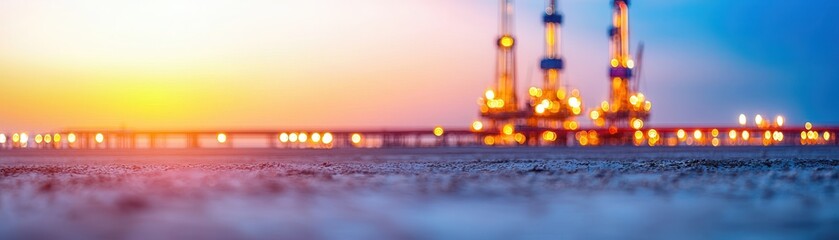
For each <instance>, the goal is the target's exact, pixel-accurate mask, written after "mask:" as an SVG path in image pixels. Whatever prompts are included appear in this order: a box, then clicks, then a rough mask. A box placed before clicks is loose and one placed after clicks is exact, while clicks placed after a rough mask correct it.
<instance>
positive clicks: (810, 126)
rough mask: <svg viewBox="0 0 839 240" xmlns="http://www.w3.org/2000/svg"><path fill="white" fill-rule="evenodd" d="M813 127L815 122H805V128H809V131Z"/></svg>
mask: <svg viewBox="0 0 839 240" xmlns="http://www.w3.org/2000/svg"><path fill="white" fill-rule="evenodd" d="M811 128H813V124H812V123H810V122H807V123H805V124H804V129H807V130H808V131H809V130H810V129H811Z"/></svg>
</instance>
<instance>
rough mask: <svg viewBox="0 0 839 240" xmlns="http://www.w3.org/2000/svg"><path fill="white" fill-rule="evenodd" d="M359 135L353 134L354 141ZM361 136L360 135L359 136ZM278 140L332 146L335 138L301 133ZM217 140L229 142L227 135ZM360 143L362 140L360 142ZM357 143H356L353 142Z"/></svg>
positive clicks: (280, 135)
mask: <svg viewBox="0 0 839 240" xmlns="http://www.w3.org/2000/svg"><path fill="white" fill-rule="evenodd" d="M356 135H357V134H353V139H355V136H356ZM359 136H360V135H359ZM277 139H278V140H279V141H280V142H281V143H306V142H309V141H311V143H323V144H330V143H332V141H333V139H334V137H333V136H332V133H328V132H327V133H323V134H320V133H312V134H311V135H309V134H307V133H305V132H301V133H280V134H279V135H277ZM216 140H217V141H218V142H219V143H226V142H227V134H226V133H219V134H218V135H217V136H216ZM359 141H360V140H359ZM353 142H354V143H356V142H355V141H353Z"/></svg>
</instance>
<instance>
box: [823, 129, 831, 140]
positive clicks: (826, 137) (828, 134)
mask: <svg viewBox="0 0 839 240" xmlns="http://www.w3.org/2000/svg"><path fill="white" fill-rule="evenodd" d="M823 137H824V140H825V141H830V133H829V132H827V131H825V132H824V134H823Z"/></svg>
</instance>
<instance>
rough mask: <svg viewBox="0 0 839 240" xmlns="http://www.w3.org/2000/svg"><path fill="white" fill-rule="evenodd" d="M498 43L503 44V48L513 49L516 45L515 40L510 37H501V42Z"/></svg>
mask: <svg viewBox="0 0 839 240" xmlns="http://www.w3.org/2000/svg"><path fill="white" fill-rule="evenodd" d="M498 43H499V44H501V46H502V47H505V48H509V47H512V46H513V44H515V40H514V39H513V38H512V37H510V36H503V37H501V40H499V41H498Z"/></svg>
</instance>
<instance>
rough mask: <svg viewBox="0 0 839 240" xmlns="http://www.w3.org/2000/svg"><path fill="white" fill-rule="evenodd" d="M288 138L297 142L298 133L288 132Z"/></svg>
mask: <svg viewBox="0 0 839 240" xmlns="http://www.w3.org/2000/svg"><path fill="white" fill-rule="evenodd" d="M288 140H289V141H291V142H297V133H290V134H288Z"/></svg>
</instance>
